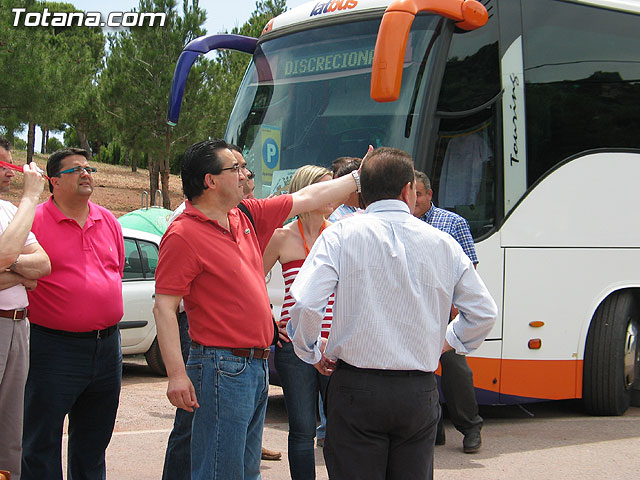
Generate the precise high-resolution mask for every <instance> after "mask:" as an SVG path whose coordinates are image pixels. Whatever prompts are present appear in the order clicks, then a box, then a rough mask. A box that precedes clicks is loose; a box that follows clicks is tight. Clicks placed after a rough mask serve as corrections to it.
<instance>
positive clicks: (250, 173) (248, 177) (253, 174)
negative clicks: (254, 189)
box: [246, 168, 256, 180]
mask: <svg viewBox="0 0 640 480" xmlns="http://www.w3.org/2000/svg"><path fill="white" fill-rule="evenodd" d="M247 172H249V175H246V177H247V180H253V179H254V178H256V174H255V173H253V172H252V171H251V170H249V169H248V168H247Z"/></svg>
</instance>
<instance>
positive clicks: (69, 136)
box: [63, 127, 80, 148]
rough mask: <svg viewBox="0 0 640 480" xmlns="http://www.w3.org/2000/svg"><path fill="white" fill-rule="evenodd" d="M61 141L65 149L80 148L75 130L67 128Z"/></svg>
mask: <svg viewBox="0 0 640 480" xmlns="http://www.w3.org/2000/svg"><path fill="white" fill-rule="evenodd" d="M63 139H64V146H65V147H76V148H80V139H79V138H78V134H77V133H76V129H75V128H73V127H67V128H66V129H65V131H64V135H63Z"/></svg>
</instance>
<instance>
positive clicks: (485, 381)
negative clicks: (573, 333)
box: [436, 357, 583, 400]
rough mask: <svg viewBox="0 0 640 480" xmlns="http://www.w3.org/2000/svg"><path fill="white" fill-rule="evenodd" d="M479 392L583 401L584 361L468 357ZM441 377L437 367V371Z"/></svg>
mask: <svg viewBox="0 0 640 480" xmlns="http://www.w3.org/2000/svg"><path fill="white" fill-rule="evenodd" d="M467 360H468V362H469V366H470V367H471V369H472V370H473V383H474V386H475V387H476V388H482V389H484V390H488V391H491V392H499V393H500V394H503V395H513V396H518V397H526V398H540V399H546V400H561V399H568V398H582V368H583V362H582V360H512V359H507V360H501V359H499V358H480V357H469V358H468V359H467ZM436 373H437V374H438V375H440V374H441V369H440V367H438V370H437V371H436Z"/></svg>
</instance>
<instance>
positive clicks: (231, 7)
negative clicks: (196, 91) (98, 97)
mask: <svg viewBox="0 0 640 480" xmlns="http://www.w3.org/2000/svg"><path fill="white" fill-rule="evenodd" d="M61 1H65V2H68V3H71V4H73V5H75V6H76V7H77V8H78V9H80V10H84V11H85V12H96V11H99V12H102V14H103V18H107V16H108V14H109V13H110V12H118V11H119V12H128V11H131V9H133V8H136V9H137V8H138V4H139V2H138V0H110V1H109V2H97V1H95V0H61ZM307 1H309V0H287V7H288V8H289V9H291V8H294V7H297V6H299V5H302V4H303V3H306V2H307ZM176 3H177V4H178V8H179V9H180V10H182V1H181V0H178V1H177V2H176ZM200 8H203V9H204V10H206V11H207V20H206V22H205V24H204V28H205V29H206V31H207V34H212V33H222V32H225V31H226V32H230V31H231V30H232V29H233V28H234V27H240V26H242V25H243V24H244V23H245V22H246V21H247V20H249V17H250V16H251V13H252V12H253V11H254V10H255V9H256V1H255V0H200ZM168 94H169V92H167V96H168ZM18 136H19V137H20V138H22V139H24V140H26V138H27V132H26V129H25V131H24V132H22V133H21V134H19V135H18ZM55 136H56V137H58V138H59V139H60V140H61V141H62V135H61V134H60V135H55ZM41 138H42V132H41V131H40V129H39V128H36V141H35V148H36V151H40V144H41V142H42V140H41Z"/></svg>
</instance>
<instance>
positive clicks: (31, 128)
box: [27, 122, 36, 163]
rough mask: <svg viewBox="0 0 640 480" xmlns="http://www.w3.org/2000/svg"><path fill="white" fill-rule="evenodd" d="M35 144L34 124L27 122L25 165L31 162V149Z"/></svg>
mask: <svg viewBox="0 0 640 480" xmlns="http://www.w3.org/2000/svg"><path fill="white" fill-rule="evenodd" d="M35 143H36V124H35V123H31V122H29V130H28V132H27V163H31V161H32V160H33V147H34V144H35Z"/></svg>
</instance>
